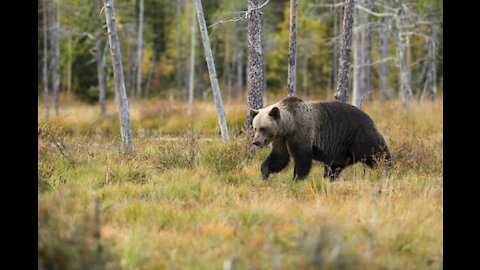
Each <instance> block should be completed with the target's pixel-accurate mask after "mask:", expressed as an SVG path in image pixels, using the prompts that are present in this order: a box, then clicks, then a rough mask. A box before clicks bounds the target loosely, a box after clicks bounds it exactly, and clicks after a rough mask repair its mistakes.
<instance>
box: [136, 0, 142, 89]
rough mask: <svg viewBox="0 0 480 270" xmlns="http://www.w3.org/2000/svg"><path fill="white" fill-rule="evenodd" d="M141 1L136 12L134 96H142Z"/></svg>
mask: <svg viewBox="0 0 480 270" xmlns="http://www.w3.org/2000/svg"><path fill="white" fill-rule="evenodd" d="M143 9H144V8H143V0H140V9H139V11H138V39H137V80H136V83H137V84H136V90H137V91H136V95H137V97H140V96H141V95H142V59H143V58H142V52H143V13H144V12H143Z"/></svg>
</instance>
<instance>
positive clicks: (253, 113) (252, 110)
mask: <svg viewBox="0 0 480 270" xmlns="http://www.w3.org/2000/svg"><path fill="white" fill-rule="evenodd" d="M258 112H259V111H258V110H255V109H250V116H252V118H254V117H255V116H256V115H257V114H258Z"/></svg>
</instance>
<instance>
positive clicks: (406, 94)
mask: <svg viewBox="0 0 480 270" xmlns="http://www.w3.org/2000/svg"><path fill="white" fill-rule="evenodd" d="M395 6H396V11H395V25H396V28H397V53H398V57H397V58H398V62H399V65H400V96H401V98H402V105H403V108H404V109H405V110H406V109H407V108H408V104H409V101H410V96H411V95H412V89H411V86H410V82H409V80H408V69H407V65H406V64H405V46H404V42H403V30H402V24H401V18H402V16H403V9H402V8H401V7H400V0H395Z"/></svg>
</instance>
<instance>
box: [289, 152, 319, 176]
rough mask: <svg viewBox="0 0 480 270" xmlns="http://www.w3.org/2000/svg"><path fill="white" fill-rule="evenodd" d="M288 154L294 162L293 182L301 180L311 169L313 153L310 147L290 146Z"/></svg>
mask: <svg viewBox="0 0 480 270" xmlns="http://www.w3.org/2000/svg"><path fill="white" fill-rule="evenodd" d="M289 148H290V152H291V153H292V158H293V161H294V163H295V164H294V169H293V180H303V179H305V178H306V177H307V176H308V174H309V173H310V169H311V168H312V159H313V153H312V148H311V147H305V146H302V145H300V144H298V145H295V144H290V145H289Z"/></svg>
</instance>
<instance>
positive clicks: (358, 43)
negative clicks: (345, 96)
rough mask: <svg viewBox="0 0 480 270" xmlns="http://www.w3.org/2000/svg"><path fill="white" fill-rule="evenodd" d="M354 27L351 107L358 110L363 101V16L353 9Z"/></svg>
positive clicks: (359, 0) (360, 2)
mask: <svg viewBox="0 0 480 270" xmlns="http://www.w3.org/2000/svg"><path fill="white" fill-rule="evenodd" d="M357 4H359V5H361V4H362V0H357ZM355 21H356V22H355V25H356V27H355V28H356V29H355V31H354V32H353V37H354V42H355V46H354V47H353V64H354V66H353V87H352V88H353V90H352V105H353V106H355V107H357V108H360V107H361V106H362V99H363V71H364V69H363V61H362V60H363V57H362V55H363V49H364V46H363V30H362V27H364V26H363V22H364V21H363V14H362V13H361V12H360V11H359V10H358V9H355Z"/></svg>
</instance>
